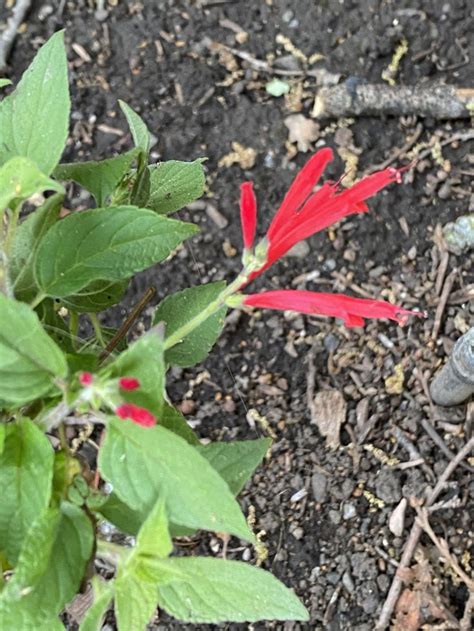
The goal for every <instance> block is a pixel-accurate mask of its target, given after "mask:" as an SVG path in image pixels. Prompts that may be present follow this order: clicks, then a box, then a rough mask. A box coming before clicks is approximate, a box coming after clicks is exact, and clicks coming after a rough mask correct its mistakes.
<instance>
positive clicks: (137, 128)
mask: <svg viewBox="0 0 474 631" xmlns="http://www.w3.org/2000/svg"><path fill="white" fill-rule="evenodd" d="M119 105H120V109H121V110H122V112H123V113H124V114H125V118H126V119H127V123H128V126H129V127H130V131H131V132H132V138H133V142H134V143H135V147H138V148H139V149H141V150H142V151H143V152H144V153H145V154H146V155H148V153H149V151H150V145H151V137H150V132H149V131H148V127H147V126H146V124H145V122H144V121H143V119H142V118H141V117H140V116H139V115H138V114H137V113H136V112H135V111H134V110H132V108H131V107H130V105H127V103H125V101H121V100H120V99H119Z"/></svg>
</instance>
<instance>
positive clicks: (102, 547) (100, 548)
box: [97, 539, 130, 567]
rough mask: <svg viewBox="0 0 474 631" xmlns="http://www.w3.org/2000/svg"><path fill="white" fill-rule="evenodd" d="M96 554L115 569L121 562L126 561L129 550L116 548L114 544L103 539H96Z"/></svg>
mask: <svg viewBox="0 0 474 631" xmlns="http://www.w3.org/2000/svg"><path fill="white" fill-rule="evenodd" d="M97 554H98V556H100V557H102V558H103V559H105V560H107V561H108V562H109V563H111V564H112V565H115V566H116V567H117V565H118V564H119V563H120V562H121V561H122V562H123V561H126V559H127V557H128V556H129V555H130V550H127V549H126V548H123V547H121V546H118V545H117V544H116V543H111V542H110V541H105V540H104V539H97Z"/></svg>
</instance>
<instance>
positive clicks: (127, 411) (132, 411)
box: [115, 403, 156, 427]
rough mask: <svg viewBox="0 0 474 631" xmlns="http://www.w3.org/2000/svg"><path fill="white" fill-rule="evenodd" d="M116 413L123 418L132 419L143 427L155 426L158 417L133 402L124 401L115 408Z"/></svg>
mask: <svg viewBox="0 0 474 631" xmlns="http://www.w3.org/2000/svg"><path fill="white" fill-rule="evenodd" d="M115 414H116V415H117V416H118V417H119V418H121V419H127V418H128V419H130V420H131V421H133V422H134V423H137V425H141V426H142V427H153V426H154V425H156V418H155V417H154V416H153V414H152V413H151V412H150V411H149V410H147V409H145V408H141V407H139V406H138V405H134V404H133V403H122V405H119V406H118V408H116V409H115Z"/></svg>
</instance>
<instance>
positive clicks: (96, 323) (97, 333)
mask: <svg viewBox="0 0 474 631" xmlns="http://www.w3.org/2000/svg"><path fill="white" fill-rule="evenodd" d="M87 315H88V316H89V320H90V321H91V324H92V326H93V327H94V333H95V336H96V338H97V341H98V342H99V344H100V345H101V346H102V348H105V347H106V343H105V340H104V337H103V335H102V327H101V326H100V322H99V318H98V317H97V313H88V314H87Z"/></svg>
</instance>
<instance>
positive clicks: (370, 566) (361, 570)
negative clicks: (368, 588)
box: [351, 552, 379, 581]
mask: <svg viewBox="0 0 474 631" xmlns="http://www.w3.org/2000/svg"><path fill="white" fill-rule="evenodd" d="M351 565H352V573H353V574H354V576H356V577H357V578H359V579H361V580H362V581H368V580H373V579H375V578H376V577H377V575H378V573H379V572H378V568H377V564H376V562H375V559H372V558H371V557H369V556H368V555H367V553H366V552H355V553H354V554H352V555H351Z"/></svg>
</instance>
